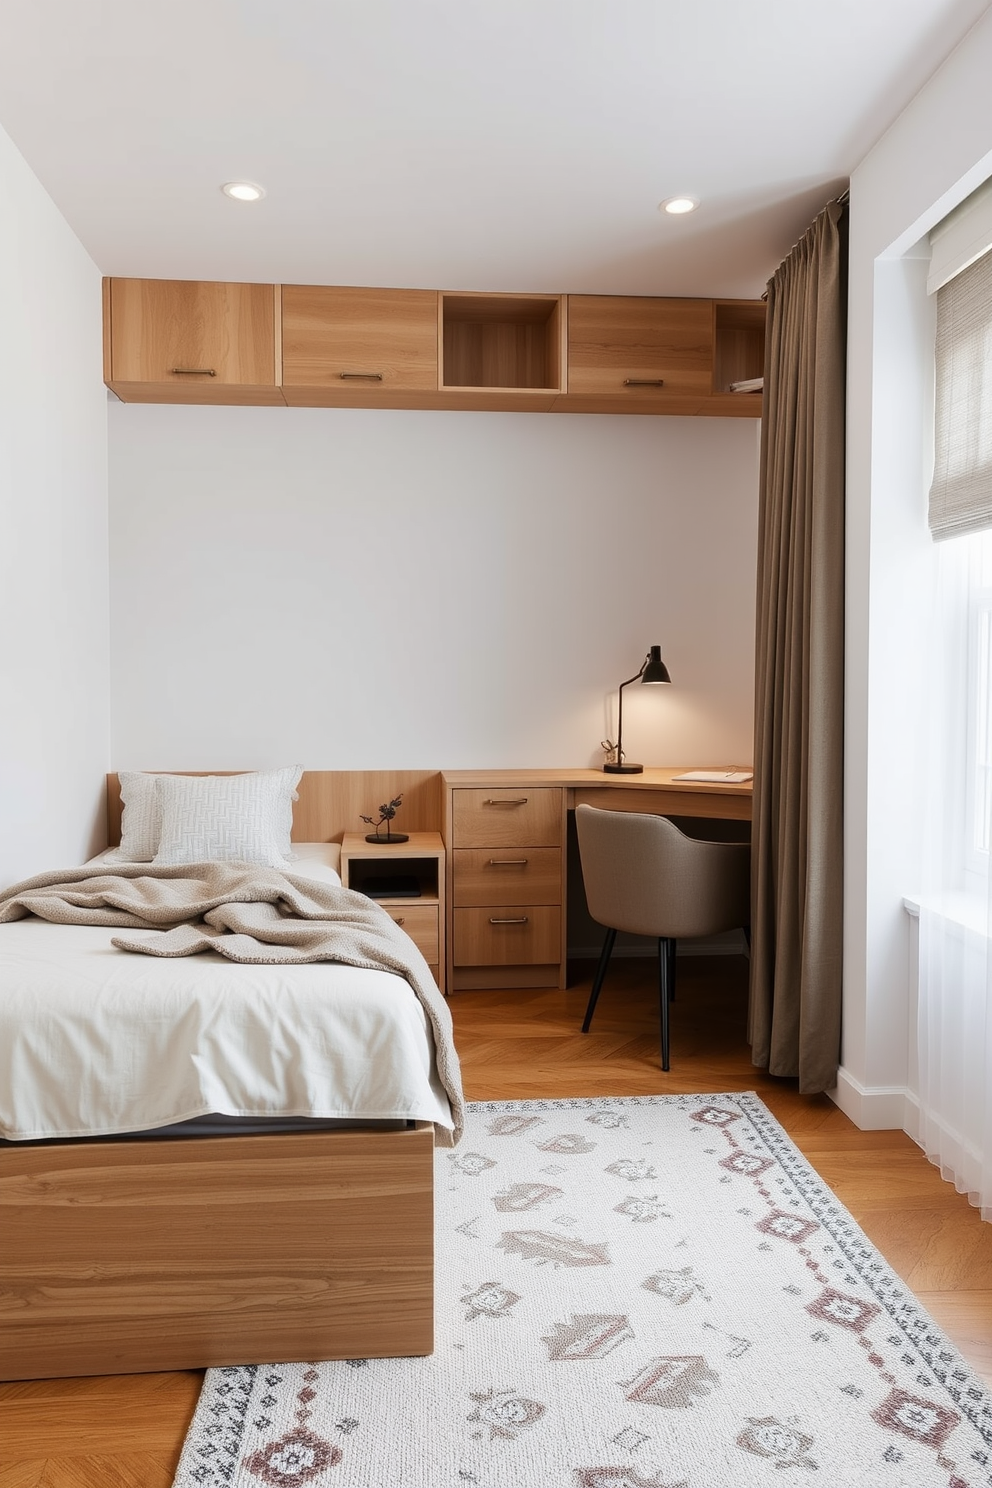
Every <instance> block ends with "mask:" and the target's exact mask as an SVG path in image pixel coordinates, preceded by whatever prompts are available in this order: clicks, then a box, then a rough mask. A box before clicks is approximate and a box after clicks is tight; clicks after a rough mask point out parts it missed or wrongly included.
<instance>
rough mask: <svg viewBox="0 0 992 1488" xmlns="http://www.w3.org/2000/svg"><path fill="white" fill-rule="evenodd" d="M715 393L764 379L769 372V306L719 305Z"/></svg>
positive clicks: (746, 302) (757, 302)
mask: <svg viewBox="0 0 992 1488" xmlns="http://www.w3.org/2000/svg"><path fill="white" fill-rule="evenodd" d="M715 309H716V328H715V339H714V357H713V391H714V392H715V393H726V392H729V390H730V384H731V383H732V382H741V381H743V380H744V379H745V378H750V377H760V376H761V375H762V373H763V372H764V368H765V306H764V304H763V303H762V301H761V300H754V301H751V300H735V301H733V302H729V303H728V302H721V301H719V300H718V301H717V303H716V307H715Z"/></svg>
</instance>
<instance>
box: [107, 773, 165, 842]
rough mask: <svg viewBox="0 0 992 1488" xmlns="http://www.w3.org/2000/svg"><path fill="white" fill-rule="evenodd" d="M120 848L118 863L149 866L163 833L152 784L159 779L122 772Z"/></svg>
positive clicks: (159, 810)
mask: <svg viewBox="0 0 992 1488" xmlns="http://www.w3.org/2000/svg"><path fill="white" fill-rule="evenodd" d="M117 778H118V780H119V781H120V783H121V805H122V807H123V808H124V810H123V813H122V815H121V845H120V847H118V848H117V849H116V852H117V861H118V862H119V863H150V862H151V860H152V858H153V857H154V856H155V854H156V853H157V852H158V839H159V837H160V836H161V832H162V808H161V806H160V805H159V799H158V792H157V791H156V789H155V782H156V781H157V780H159V779H160V778H161V777H160V776H158V775H146V774H145V773H144V772H143V771H142V770H121V771H120V773H119V774H118V776H117Z"/></svg>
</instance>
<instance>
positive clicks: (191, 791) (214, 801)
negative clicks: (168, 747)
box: [154, 765, 303, 868]
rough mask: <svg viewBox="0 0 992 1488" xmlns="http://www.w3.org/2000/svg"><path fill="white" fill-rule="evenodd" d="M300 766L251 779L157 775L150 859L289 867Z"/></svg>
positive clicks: (262, 772) (165, 862)
mask: <svg viewBox="0 0 992 1488" xmlns="http://www.w3.org/2000/svg"><path fill="white" fill-rule="evenodd" d="M302 774H303V767H302V765H291V766H290V767H289V768H287V769H285V770H259V771H257V772H255V773H253V774H251V775H161V776H159V778H158V780H157V781H156V790H157V792H158V798H159V804H160V806H161V808H162V835H161V839H160V842H159V848H158V852H157V853H156V854H155V859H154V861H155V862H156V863H158V864H163V865H165V866H167V867H172V866H173V865H175V864H178V863H260V864H265V865H267V866H268V867H270V868H290V867H291V866H292V864H291V863H290V862H289V859H290V857H291V856H292V851H293V850H292V847H291V845H290V832H291V831H292V827H293V802H294V801H295V800H296V799H297V796H296V786H297V784H298V783H299V779H300V776H301V775H302Z"/></svg>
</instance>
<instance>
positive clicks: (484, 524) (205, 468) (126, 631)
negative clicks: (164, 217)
mask: <svg viewBox="0 0 992 1488" xmlns="http://www.w3.org/2000/svg"><path fill="white" fill-rule="evenodd" d="M110 415H111V416H110V428H111V441H110V448H111V482H110V484H111V573H112V658H113V661H112V671H113V759H114V766H115V767H116V768H139V769H140V768H162V767H165V768H173V769H183V768H188V769H196V768H202V769H222V768H225V767H226V768H232V767H238V766H246V767H258V766H265V765H275V764H284V763H287V762H291V761H297V760H298V761H300V762H301V763H303V764H304V765H306V766H307V767H308V768H312V769H372V768H411V769H412V768H435V767H436V768H451V769H454V768H469V767H474V766H494V767H495V766H554V765H589V764H599V763H601V762H602V758H603V755H602V751H601V750H600V748H599V741H600V740H601V739H602V738H603V737H604V736H605V734H606V733H607V731H608V729H609V728H611V727H612V724H613V719H612V710H613V709H614V708H615V699H616V688H617V685H618V684H619V683H620V682H621V681H622V680H624V679H625V678H627V677H630V676H631V675H632V674H633V673H635V672H636V671H637V669H638V668H639V666H640V664H641V661H642V659H643V657H644V654H645V652H646V650H647V648H648V646H649V645H651V644H653V643H656V642H657V643H660V644H661V646H662V648H663V654H664V656H665V659H666V661H667V662H668V665H669V667H670V670H671V672H672V677H673V681H674V684H675V685H674V686H673V687H672V688H671V689H668V688H665V689H658V688H645V689H643V690H639V689H636V688H628V689H627V690H626V692H625V694H624V699H625V700H624V724H625V739H624V743H625V748H626V752H627V754H628V756H629V757H630V758H631V759H637V760H641V761H642V762H644V763H647V764H662V763H681V762H689V763H698V764H717V763H724V762H747V761H749V760H750V758H751V748H752V689H753V645H754V639H753V632H754V569H755V541H756V520H757V515H756V512H757V457H758V428H757V424H756V421H754V420H750V419H739V420H735V419H679V418H636V417H623V416H605V417H595V416H575V415H552V414H545V415H535V414H530V415H528V414H495V413H493V414H484V413H433V412H424V413H420V412H391V411H380V410H369V411H366V410H344V409H280V408H259V409H240V408H168V407H146V406H138V405H134V404H131V405H123V404H119V405H114V406H112V407H111V410H110Z"/></svg>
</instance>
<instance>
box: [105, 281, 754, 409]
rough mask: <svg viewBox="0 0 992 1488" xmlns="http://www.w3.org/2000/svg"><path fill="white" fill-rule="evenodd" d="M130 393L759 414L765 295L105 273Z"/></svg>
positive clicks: (109, 320)
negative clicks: (504, 289)
mask: <svg viewBox="0 0 992 1488" xmlns="http://www.w3.org/2000/svg"><path fill="white" fill-rule="evenodd" d="M104 302H105V322H104V323H105V344H104V366H105V374H104V375H105V378H106V381H107V385H108V386H109V387H111V388H113V390H114V391H115V392H116V393H117V394H118V396H119V397H121V398H123V399H124V401H125V402H142V403H288V404H290V405H292V406H297V407H317V408H320V407H327V408H448V409H479V410H493V411H511V412H512V411H524V410H526V411H528V412H531V413H549V412H555V413H638V414H689V415H692V414H704V415H705V414H709V415H717V416H722V417H727V416H735V417H744V418H755V417H758V416H760V414H761V394H760V392H759V393H757V394H755V393H743V392H735V391H732V390H731V384H732V383H735V382H739V381H742V380H747V379H754V378H760V377H761V375H762V371H763V364H764V336H765V330H764V328H765V307H764V305H763V304H762V303H761V301H760V300H690V299H662V298H651V297H650V296H639V295H556V294H469V293H466V292H461V291H459V292H457V293H454V292H450V291H445V290H433V289H429V290H428V289H355V288H342V287H335V286H331V285H302V284H286V285H282V286H279V285H271V284H204V283H193V282H187V281H182V280H148V279H107V280H105V281H104Z"/></svg>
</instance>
